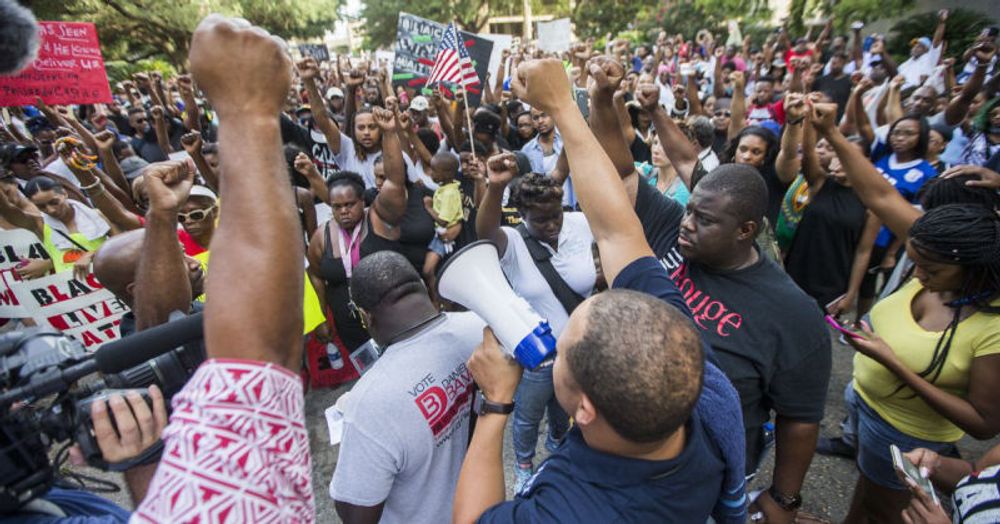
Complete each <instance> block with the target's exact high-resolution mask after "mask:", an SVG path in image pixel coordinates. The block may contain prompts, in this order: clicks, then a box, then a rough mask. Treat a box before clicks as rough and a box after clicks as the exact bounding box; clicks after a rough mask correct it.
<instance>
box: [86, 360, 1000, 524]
mask: <svg viewBox="0 0 1000 524" xmlns="http://www.w3.org/2000/svg"><path fill="white" fill-rule="evenodd" d="M832 351H833V376H832V377H831V380H830V389H829V394H828V397H827V399H828V400H827V413H826V418H825V419H824V421H823V434H824V435H836V434H839V426H838V424H839V422H840V420H841V419H842V418H843V416H844V409H843V391H844V385H845V384H847V382H848V380H850V374H851V359H852V357H853V355H854V350H853V349H852V348H851V347H850V346H845V345H842V344H840V343H838V342H836V341H834V343H833V347H832ZM347 389H348V388H346V387H341V388H338V389H333V390H316V391H312V392H310V393H309V395H308V396H307V398H306V415H307V418H308V427H309V439H310V444H311V447H312V454H313V489H314V491H315V493H316V511H317V517H318V518H317V521H318V522H321V523H335V522H340V520H339V519H338V518H337V515H336V512H335V511H334V509H333V502H332V501H331V500H330V497H329V495H328V494H327V488H328V486H329V483H330V477H331V475H332V474H333V470H334V467H335V466H336V463H337V452H338V450H337V448H336V447H334V448H332V449H331V447H330V445H329V434H328V432H327V429H326V422H325V419H324V417H323V410H325V409H326V408H327V407H328V406H330V405H332V404H333V403H334V402H335V401H336V399H337V398H338V397H339V396H340V395H341V394H343V393H344V392H345V391H347ZM997 442H1000V438H998V439H993V440H992V441H986V442H980V441H975V440H972V439H970V438H968V437H966V438H965V439H963V440H962V441H961V442H960V443H959V449H960V450H961V451H962V455H963V456H965V457H969V458H974V457H979V456H980V455H982V453H983V452H985V450H987V449H989V448H990V447H991V446H993V445H995V444H996V443H997ZM545 455H546V452H545V450H544V448H543V447H542V446H539V452H538V457H544V456H545ZM504 460H505V463H506V464H508V468H507V469H508V472H507V491H508V497H511V496H512V495H513V494H512V493H511V486H512V481H511V478H510V471H509V468H510V465H512V464H513V461H514V459H513V453H512V451H511V448H510V427H509V425H508V431H507V436H506V445H505V447H504ZM767 460H768V462H767V464H766V465H765V466H764V467H763V468H762V471H768V472H769V471H770V468H771V463H772V462H771V461H772V460H773V456H772V457H768V459H767ZM91 473H92V472H91ZM102 477H104V478H109V479H116V478H119V479H120V477H117V476H114V475H102ZM856 479H857V473H856V470H855V468H854V463H853V462H851V461H847V460H844V459H837V458H830V457H822V456H818V455H817V456H816V457H815V458H814V459H813V462H812V466H811V467H810V469H809V474H808V475H807V477H806V483H805V487H804V489H803V491H802V497H803V499H804V501H805V502H804V505H803V509H804V510H805V511H808V512H810V513H812V514H814V515H816V516H819V517H821V518H823V519H828V520H830V521H833V522H839V521H840V520H842V519H843V517H844V516H845V515H846V514H847V508H848V505H849V504H850V500H851V493H852V491H853V489H854V483H855V481H856ZM769 485H770V475H769V474H764V475H762V476H761V477H760V478H758V479H756V480H755V481H754V483H753V485H752V486H751V488H752V489H766V488H767V487H768V486H769ZM110 498H113V499H114V500H115V501H117V502H118V503H120V504H122V505H124V506H126V507H130V506H131V505H130V504H129V501H128V500H127V499H128V497H127V496H126V495H125V494H124V493H119V494H115V495H111V496H110Z"/></svg>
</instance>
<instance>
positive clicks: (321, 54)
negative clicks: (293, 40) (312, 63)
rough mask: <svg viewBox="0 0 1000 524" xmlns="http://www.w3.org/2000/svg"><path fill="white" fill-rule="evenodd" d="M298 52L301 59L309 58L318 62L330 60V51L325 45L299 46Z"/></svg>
mask: <svg viewBox="0 0 1000 524" xmlns="http://www.w3.org/2000/svg"><path fill="white" fill-rule="evenodd" d="M299 52H300V53H302V56H303V57H306V56H311V57H313V58H315V59H316V60H317V61H318V62H325V61H327V60H329V59H330V50H329V49H327V48H326V44H299Z"/></svg>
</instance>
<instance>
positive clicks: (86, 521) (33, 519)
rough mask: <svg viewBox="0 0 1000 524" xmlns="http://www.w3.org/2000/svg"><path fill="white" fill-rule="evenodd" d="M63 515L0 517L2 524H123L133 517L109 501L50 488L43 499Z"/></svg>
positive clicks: (25, 512) (83, 492) (18, 514)
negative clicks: (63, 514) (57, 508)
mask: <svg viewBox="0 0 1000 524" xmlns="http://www.w3.org/2000/svg"><path fill="white" fill-rule="evenodd" d="M41 498H43V499H44V500H46V501H48V502H51V503H52V504H55V505H56V506H58V507H59V509H61V510H62V511H63V513H65V514H66V516H65V517H55V516H52V515H44V514H41V513H30V512H28V511H24V510H22V511H19V512H17V513H13V514H10V515H4V516H2V517H0V523H2V524H125V523H126V522H128V520H129V517H131V516H132V514H131V513H130V512H128V511H126V510H125V509H123V508H122V507H121V506H118V505H117V504H115V503H114V502H111V501H110V500H108V499H106V498H103V497H99V496H97V495H94V494H93V493H90V492H87V491H83V490H79V489H62V488H52V489H50V490H49V491H48V493H46V494H45V495H42V497H41Z"/></svg>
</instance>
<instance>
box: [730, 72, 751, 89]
mask: <svg viewBox="0 0 1000 524" xmlns="http://www.w3.org/2000/svg"><path fill="white" fill-rule="evenodd" d="M729 81H730V82H732V83H733V89H734V90H735V89H740V90H742V89H744V88H745V87H746V85H747V79H746V77H745V76H743V71H733V72H732V73H729Z"/></svg>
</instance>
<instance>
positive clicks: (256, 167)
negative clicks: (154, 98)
mask: <svg viewBox="0 0 1000 524" xmlns="http://www.w3.org/2000/svg"><path fill="white" fill-rule="evenodd" d="M262 33H263V34H262ZM189 59H190V63H191V72H192V76H193V77H194V79H195V81H196V82H197V83H198V85H199V86H200V87H201V89H202V90H203V91H204V92H205V96H206V97H207V98H208V100H209V102H211V104H212V107H213V108H214V109H215V111H216V112H217V113H218V115H219V121H220V122H221V124H222V125H221V126H220V127H219V153H220V154H221V155H222V163H221V172H220V177H219V178H220V187H219V189H220V193H221V194H220V197H221V200H222V201H223V202H225V204H224V205H223V207H222V213H221V217H220V220H219V229H218V231H217V233H216V236H215V237H214V238H213V241H212V278H210V279H209V280H208V289H207V294H208V296H211V297H212V300H209V301H208V302H207V303H206V305H205V344H206V347H207V349H208V355H209V357H213V358H241V359H250V360H257V361H263V362H273V363H276V364H279V365H281V366H284V367H285V368H287V369H289V370H292V371H293V372H295V371H297V370H298V369H299V366H300V365H301V353H302V289H303V288H302V284H303V281H302V279H303V272H302V262H303V248H302V231H301V226H300V225H299V217H298V213H297V212H296V209H295V206H294V202H295V200H294V196H293V195H292V188H291V186H290V185H289V184H288V171H287V168H286V166H285V159H284V155H283V154H282V151H281V132H280V126H279V121H278V118H277V116H278V114H279V113H280V112H281V108H282V106H283V104H284V101H285V98H286V96H287V95H288V89H289V85H290V83H291V76H292V75H291V73H292V72H291V63H290V61H289V59H288V55H287V49H286V48H285V46H284V45H282V44H279V43H278V42H277V41H275V40H274V39H272V38H270V36H269V35H267V34H266V33H264V32H263V31H262V30H260V29H258V28H250V27H246V28H243V27H240V26H237V25H235V24H234V23H233V22H230V21H228V20H227V19H224V18H222V17H219V16H216V15H213V16H210V17H208V18H206V19H205V20H204V21H202V23H201V24H200V25H199V26H198V29H197V30H196V31H195V34H194V39H193V41H192V43H191V54H190V57H189ZM262 202H266V203H267V205H261V203H262ZM246 275H257V276H258V280H257V281H256V283H255V285H253V286H247V285H246ZM260 297H267V300H260ZM248 319H253V320H252V321H248Z"/></svg>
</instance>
